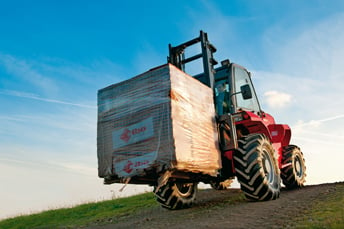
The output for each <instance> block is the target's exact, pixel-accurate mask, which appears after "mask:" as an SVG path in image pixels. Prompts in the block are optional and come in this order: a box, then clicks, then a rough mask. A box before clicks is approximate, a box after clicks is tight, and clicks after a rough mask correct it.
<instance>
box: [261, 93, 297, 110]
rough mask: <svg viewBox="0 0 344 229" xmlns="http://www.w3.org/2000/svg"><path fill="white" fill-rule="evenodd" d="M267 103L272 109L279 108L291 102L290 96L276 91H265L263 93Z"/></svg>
mask: <svg viewBox="0 0 344 229" xmlns="http://www.w3.org/2000/svg"><path fill="white" fill-rule="evenodd" d="M264 97H265V99H266V102H267V104H268V105H269V107H270V108H272V109H279V108H284V107H286V106H288V105H289V104H290V103H291V98H292V96H291V95H289V94H287V93H284V92H278V91H267V92H265V93H264Z"/></svg>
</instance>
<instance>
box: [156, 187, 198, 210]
mask: <svg viewBox="0 0 344 229" xmlns="http://www.w3.org/2000/svg"><path fill="white" fill-rule="evenodd" d="M196 193H197V183H180V182H168V183H167V184H165V185H163V186H161V187H154V194H155V196H156V197H157V201H158V202H159V203H160V204H161V206H162V207H164V208H167V209H170V210H177V209H182V208H189V207H191V205H192V204H193V202H194V200H195V199H196Z"/></svg>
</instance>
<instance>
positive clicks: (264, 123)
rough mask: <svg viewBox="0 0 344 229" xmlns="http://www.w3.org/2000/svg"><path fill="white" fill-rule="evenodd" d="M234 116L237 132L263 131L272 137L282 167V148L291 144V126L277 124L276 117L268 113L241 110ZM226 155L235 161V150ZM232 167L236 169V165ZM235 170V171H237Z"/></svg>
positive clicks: (279, 164) (251, 132) (227, 152)
mask: <svg viewBox="0 0 344 229" xmlns="http://www.w3.org/2000/svg"><path fill="white" fill-rule="evenodd" d="M233 117H234V124H235V126H236V128H237V132H240V131H242V132H244V133H245V132H246V134H247V133H249V134H253V133H262V134H264V135H265V136H266V137H268V138H269V139H270V141H271V143H272V146H273V148H274V149H275V153H276V158H277V160H278V166H279V168H282V150H283V147H285V146H287V145H289V142H290V138H291V130H290V127H289V126H288V125H284V124H276V123H275V120H274V118H273V117H272V116H271V115H269V114H267V113H263V114H262V115H260V116H259V115H257V114H255V113H253V112H249V111H241V112H239V113H236V114H234V115H233ZM225 157H227V158H228V159H229V160H230V161H233V151H232V150H230V151H226V152H225ZM232 168H233V170H235V169H234V166H232ZM233 172H234V173H235V171H233Z"/></svg>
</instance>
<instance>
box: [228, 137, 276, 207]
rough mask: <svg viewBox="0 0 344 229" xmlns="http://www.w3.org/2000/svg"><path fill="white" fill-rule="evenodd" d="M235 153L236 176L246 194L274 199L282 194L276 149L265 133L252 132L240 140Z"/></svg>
mask: <svg viewBox="0 0 344 229" xmlns="http://www.w3.org/2000/svg"><path fill="white" fill-rule="evenodd" d="M238 146H239V148H238V150H237V151H236V152H235V153H234V165H235V171H236V176H237V178H238V181H239V183H240V186H241V190H242V191H243V192H244V194H245V196H246V197H247V198H249V199H253V200H274V199H277V198H278V197H279V194H280V187H281V184H280V183H281V181H280V171H279V168H278V164H277V159H276V157H275V156H274V152H275V151H274V149H273V147H272V145H271V143H270V141H269V140H268V139H267V138H266V137H265V135H263V134H250V135H247V136H245V137H243V138H241V139H240V140H239V141H238Z"/></svg>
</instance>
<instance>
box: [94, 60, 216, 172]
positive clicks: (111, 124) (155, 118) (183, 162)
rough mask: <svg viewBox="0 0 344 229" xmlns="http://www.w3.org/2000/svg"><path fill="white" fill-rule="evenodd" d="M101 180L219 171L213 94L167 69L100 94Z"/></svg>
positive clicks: (99, 149) (190, 79)
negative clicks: (150, 174)
mask: <svg viewBox="0 0 344 229" xmlns="http://www.w3.org/2000/svg"><path fill="white" fill-rule="evenodd" d="M97 146H98V173H99V176H100V177H107V176H113V175H116V176H118V177H122V178H128V177H133V176H142V177H144V176H148V173H147V171H154V172H155V173H159V172H163V170H166V169H176V170H182V171H186V172H195V173H203V174H209V175H212V176H215V175H216V174H217V171H218V169H220V168H221V158H220V151H219V149H218V135H217V129H216V123H215V111H214V104H213V92H212V90H211V89H210V88H209V87H207V86H206V85H204V84H202V83H200V82H199V81H198V80H196V79H194V78H192V77H191V76H189V75H187V74H185V73H184V72H182V71H180V70H179V69H177V68H176V67H174V66H173V65H170V64H167V65H163V66H161V67H158V68H156V69H153V70H150V71H148V72H145V73H143V74H141V75H138V76H136V77H134V78H131V79H129V80H126V81H123V82H121V83H118V84H114V85H111V86H109V87H106V88H104V89H101V90H99V92H98V136H97Z"/></svg>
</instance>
